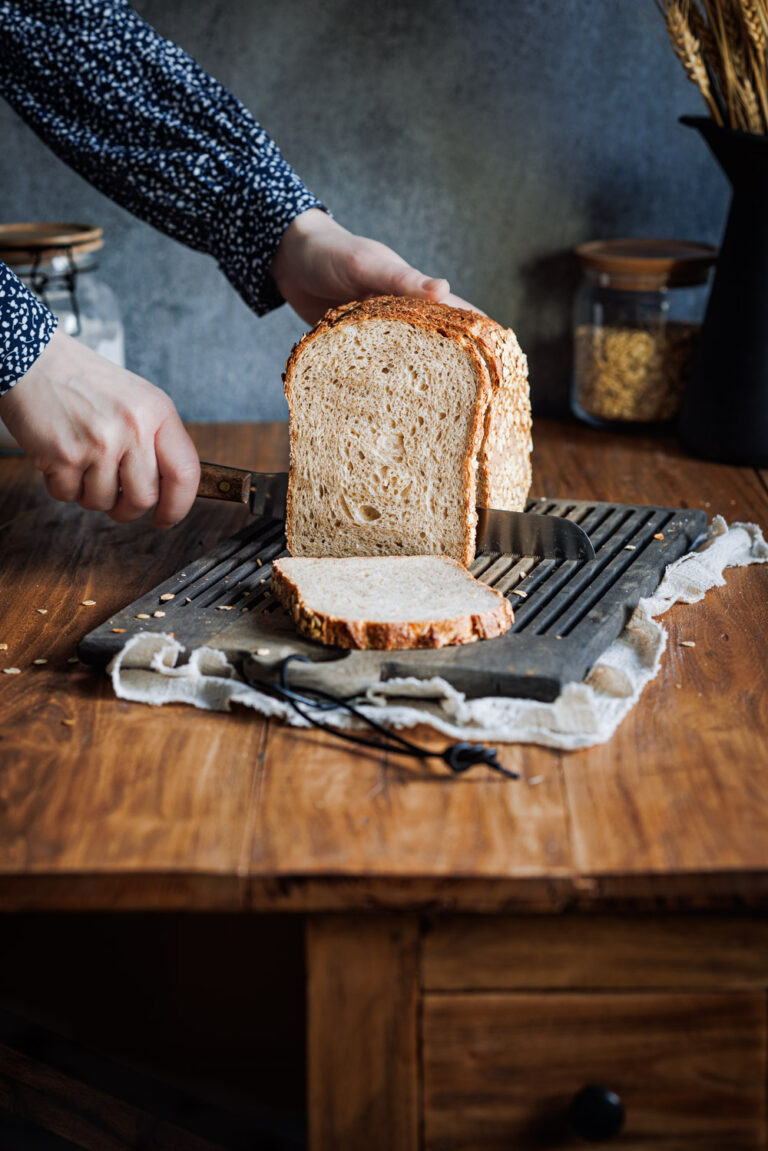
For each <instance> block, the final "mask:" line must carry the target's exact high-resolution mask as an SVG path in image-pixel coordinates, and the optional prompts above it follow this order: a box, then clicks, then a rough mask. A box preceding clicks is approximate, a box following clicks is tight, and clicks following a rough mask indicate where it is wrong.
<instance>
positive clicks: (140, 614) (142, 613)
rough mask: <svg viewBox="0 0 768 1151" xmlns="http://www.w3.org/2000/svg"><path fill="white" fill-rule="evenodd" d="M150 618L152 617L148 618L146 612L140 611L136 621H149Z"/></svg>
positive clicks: (148, 615)
mask: <svg viewBox="0 0 768 1151" xmlns="http://www.w3.org/2000/svg"><path fill="white" fill-rule="evenodd" d="M151 618H152V617H151V616H150V614H149V612H147V611H140V612H139V614H138V615H137V616H136V619H151Z"/></svg>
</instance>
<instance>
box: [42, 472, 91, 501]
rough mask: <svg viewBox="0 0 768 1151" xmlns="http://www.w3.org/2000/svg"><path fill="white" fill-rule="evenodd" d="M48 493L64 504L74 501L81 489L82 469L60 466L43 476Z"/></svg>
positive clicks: (78, 497) (78, 496)
mask: <svg viewBox="0 0 768 1151" xmlns="http://www.w3.org/2000/svg"><path fill="white" fill-rule="evenodd" d="M45 486H46V488H47V490H48V495H49V496H51V497H52V498H53V499H54V500H62V501H63V502H64V503H65V504H73V503H76V502H77V500H79V499H80V494H81V492H82V490H83V470H82V468H76V467H63V466H62V467H60V468H57V469H56V470H55V471H53V472H49V473H47V474H46V476H45Z"/></svg>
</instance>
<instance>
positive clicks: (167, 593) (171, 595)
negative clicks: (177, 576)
mask: <svg viewBox="0 0 768 1151" xmlns="http://www.w3.org/2000/svg"><path fill="white" fill-rule="evenodd" d="M168 599H176V592H175V591H164V592H163V594H162V595H161V596H160V602H161V603H164V602H165V600H168Z"/></svg>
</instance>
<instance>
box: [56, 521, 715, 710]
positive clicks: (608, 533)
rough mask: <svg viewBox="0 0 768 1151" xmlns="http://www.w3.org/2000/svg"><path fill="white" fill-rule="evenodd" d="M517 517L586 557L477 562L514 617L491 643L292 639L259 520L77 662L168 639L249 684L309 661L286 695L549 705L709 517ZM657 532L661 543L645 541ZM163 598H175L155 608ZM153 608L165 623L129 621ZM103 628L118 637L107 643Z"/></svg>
mask: <svg viewBox="0 0 768 1151" xmlns="http://www.w3.org/2000/svg"><path fill="white" fill-rule="evenodd" d="M526 510H527V511H536V512H538V513H544V514H546V515H558V516H566V517H567V518H568V519H572V520H575V521H576V523H579V524H580V525H581V526H582V527H583V528H584V530H585V531H586V532H587V534H588V535H589V537H590V539H591V540H592V544H593V546H594V549H595V554H596V559H595V560H594V561H591V562H589V563H579V562H577V561H574V560H540V559H535V558H532V557H530V556H512V555H481V556H478V558H477V559H476V560H475V562H474V563H473V564H472V566H471V568H470V570H471V571H472V573H473V575H475V576H477V578H478V579H481V580H483V581H484V582H485V583H488V584H490V585H491V586H492V587H495V588H497V589H498V590H499V591H501V592H503V593H504V594H505V595H506V596H508V598H509V599H510V600H511V602H512V605H513V608H514V611H515V623H514V625H513V627H512V629H511V631H509V632H507V633H506V634H505V635H503V636H499V637H498V638H496V639H492V640H482V641H479V642H478V643H473V644H465V645H462V646H459V647H450V648H440V649H437V650H427V651H404V652H397V651H395V652H368V651H365V652H357V651H354V652H342V651H341V649H339V648H326V647H323V646H322V645H320V644H317V643H314V642H313V641H311V640H304V639H302V638H301V637H299V636H297V634H296V632H295V630H294V627H293V623H292V622H291V620H290V618H289V616H288V615H287V613H286V612H285V611H284V610H283V609H282V608H281V607H280V606H279V604H278V603H277V601H276V600H275V599H274V598H273V596H272V594H271V592H270V590H269V576H270V571H271V563H272V560H274V559H276V558H277V557H278V556H280V555H284V554H287V553H286V551H285V536H284V531H283V528H284V525H283V523H282V521H280V520H274V519H268V518H265V517H258V518H256V519H254V520H253V522H252V523H250V524H249V525H248V526H247V527H246V528H244V529H243V530H242V531H241V532H238V534H237V535H235V536H233V537H232V538H231V539H228V540H225V541H224V542H223V543H221V544H219V545H218V546H217V547H215V548H214V549H213V550H212V551H210V552H208V554H207V555H205V556H203V557H202V558H200V559H197V560H194V561H193V562H191V563H190V564H188V565H186V566H185V567H184V569H183V570H182V571H179V572H177V573H176V575H174V576H172V577H171V578H170V579H168V580H166V581H165V583H163V584H160V585H159V586H158V587H156V588H154V589H153V590H152V591H151V592H148V593H147V595H145V596H142V598H141V599H139V600H136V601H135V603H132V604H131V605H130V606H129V607H127V608H125V609H124V610H123V611H121V612H119V613H118V614H117V615H116V616H114V617H113V618H112V619H109V620H106V621H105V623H103V624H101V625H100V626H99V627H98V628H96V629H95V630H94V631H92V632H90V634H89V635H87V636H86V637H85V638H84V639H83V640H82V642H81V644H80V646H79V649H78V650H79V655H80V657H81V659H83V660H85V661H87V662H89V663H97V664H98V663H106V662H107V660H109V659H110V658H111V657H112V656H113V655H114V654H115V653H116V652H117V651H119V649H120V648H121V647H122V645H123V644H124V642H125V641H126V640H127V639H128V638H129V637H130V636H131V635H134V634H136V633H138V632H141V631H150V632H153V631H154V632H173V634H174V636H175V638H176V639H177V640H178V641H179V642H180V643H182V644H183V645H184V646H185V647H186V648H187V649H191V648H194V647H198V646H200V645H203V644H207V645H209V646H211V647H217V648H220V649H222V650H224V651H226V652H227V653H228V654H229V655H230V656H232V657H233V658H236V659H242V658H244V657H246V656H247V657H248V670H249V675H250V674H253V673H254V672H255V673H256V674H257V675H264V676H265V677H267V678H268V677H269V676H270V674H272V672H273V670H274V668H276V666H277V664H278V663H279V662H280V660H281V659H283V658H284V657H285V656H286V655H289V654H292V653H297V654H301V655H308V656H310V657H311V658H312V659H313V660H314V661H316V667H315V668H314V669H313V668H308V667H306V666H305V665H298V664H297V665H293V667H292V669H291V682H292V683H295V684H296V685H297V686H303V687H308V686H312V684H313V683H314V684H316V685H317V686H322V687H324V688H325V689H326V690H328V691H338V692H343V693H344V694H350V693H351V692H354V691H357V690H362V689H363V688H364V687H367V686H370V685H371V684H372V683H375V682H377V681H378V680H380V679H392V678H394V677H398V676H416V677H418V678H421V679H428V678H430V677H431V676H440V677H442V678H443V679H446V680H448V681H449V682H450V683H452V684H453V685H454V686H455V687H456V688H458V689H459V690H460V691H462V692H464V693H465V694H466V695H468V696H483V695H510V696H526V697H528V698H532V699H541V700H552V699H555V698H556V697H557V696H558V694H559V693H560V691H561V689H562V687H563V685H564V684H565V683H567V682H569V681H572V680H581V679H583V677H584V675H585V674H586V672H587V671H588V670H589V668H590V667H591V666H592V664H593V663H594V662H595V661H596V659H597V658H598V656H599V655H600V654H601V652H603V651H604V650H605V649H606V648H607V647H608V645H609V644H610V643H611V642H612V641H613V640H614V639H615V638H616V637H617V636H618V635H619V633H620V632H621V631H622V629H623V628H624V625H625V623H626V622H627V620H628V618H629V616H630V614H631V612H632V610H633V608H634V607H635V606H636V605H637V602H638V600H640V599H641V598H642V597H643V596H646V595H649V594H650V593H651V592H652V591H653V590H654V588H655V587H656V586H657V584H658V582H659V580H660V578H661V575H662V573H663V571H664V568H665V567H666V565H667V564H668V563H671V561H672V560H674V559H677V558H678V557H679V556H681V555H683V554H684V553H685V552H686V551H688V550H689V549H690V547H691V545H692V544H693V542H694V540H695V539H696V538H697V537H698V536H699V535H700V534H701V533H702V532H703V531H704V529H705V528H706V525H707V522H708V517H707V514H706V512H703V511H694V510H690V509H687V508H659V507H644V506H632V505H628V504H607V503H590V502H584V501H574V500H538V501H530V502H529V504H528V507H527V509H526ZM659 534H660V535H662V536H663V539H655V538H654V537H655V536H656V535H659ZM167 592H173V593H174V598H173V599H172V600H168V601H165V602H163V601H161V599H160V597H161V595H163V594H164V593H167ZM518 593H524V594H518ZM158 608H160V609H162V610H163V611H165V613H166V614H165V618H163V619H149V620H137V619H136V615H137V614H138V613H140V612H144V613H147V614H149V615H151V613H152V612H154V611H156V610H158ZM114 627H120V628H125V629H126V630H125V633H124V634H115V633H114V632H113V631H112V628H114ZM259 651H261V653H262V654H258V653H259ZM320 664H321V665H322V666H319V665H320Z"/></svg>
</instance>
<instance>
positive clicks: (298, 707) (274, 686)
mask: <svg viewBox="0 0 768 1151" xmlns="http://www.w3.org/2000/svg"><path fill="white" fill-rule="evenodd" d="M294 660H297V661H298V662H299V663H314V662H315V661H314V660H311V659H309V658H308V657H307V656H304V655H289V656H286V658H285V659H284V660H283V661H282V663H281V664H280V682H279V683H262V682H261V681H252V682H253V686H254V687H257V688H258V689H259V690H260V691H264V692H266V693H267V694H269V695H273V696H275V697H276V698H277V699H282V700H283V701H284V702H285V703H288V704H289V705H290V706H291V707H292V708H293V710H294V711H295V712H296V713H297V714H298V715H300V716H301V718H302V719H304V720H306V722H307V723H309V724H311V725H312V726H313V727H318V728H320V729H321V730H322V731H327V732H330V734H331V735H335V736H336V737H337V739H343V740H346V741H347V742H348V743H356V744H357V745H358V746H360V747H371V748H375V749H376V750H377V751H386V752H388V753H389V754H390V755H409V756H414V757H415V758H416V759H422V760H424V759H439V760H441V762H442V763H445V764H446V765H447V766H448V767H449V768H450V769H451V771H452V772H454V773H455V774H456V775H460V774H461V773H462V772H465V771H469V769H470V768H471V767H475V766H476V765H477V764H480V763H483V764H485V765H486V767H490V768H492V769H493V770H494V771H498V772H500V774H501V775H504V776H506V777H507V778H508V779H519V778H520V775H519V774H518V773H517V772H516V771H510V770H509V769H508V768H506V767H504V766H502V764H500V763H499V761H498V759H497V750H496V748H495V747H484V746H483V745H482V744H481V743H463V742H462V743H453V744H451V745H450V746H449V747H447V748H446V749H445V750H444V751H442V752H436V751H429V749H428V748H426V747H419V745H418V744H416V743H412V742H411V740H409V739H406V738H405V737H404V736H402V735H400V734H399V732H396V731H392V730H391V729H390V728H386V727H384V726H383V725H382V724H380V723H378V722H377V721H376V720H375V719H371V717H370V716H368V715H364V714H363V712H362V711H360V709H359V708H358V707H356V706H355V704H354V703H352V700H353V699H356V698H359V697H355V696H349V697H347V698H346V699H345V698H343V697H342V696H335V695H331V693H330V692H327V691H322V690H321V689H320V688H311V689H309V690H311V692H312V695H311V696H310V695H306V694H304V695H302V694H301V692H297V691H295V690H294V689H293V688H292V687H291V686H290V684H289V683H288V667H289V665H290V664H291V663H292V662H293V661H294ZM339 707H341V708H343V709H344V710H345V711H347V712H349V714H350V715H353V716H355V718H356V719H359V720H361V721H362V722H363V723H365V724H367V725H368V726H369V727H371V728H373V730H374V731H376V732H378V733H379V734H380V735H381V736H382V737H383V739H366V738H365V737H364V736H361V735H355V734H354V733H352V732H348V731H341V730H340V729H339V728H337V727H333V726H332V725H331V724H329V723H323V721H322V720H320V719H317V718H316V717H315V716H313V715H311V714H309V711H307V710H305V709H311V710H312V711H330V710H332V709H336V708H339Z"/></svg>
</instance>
